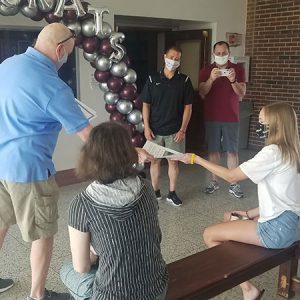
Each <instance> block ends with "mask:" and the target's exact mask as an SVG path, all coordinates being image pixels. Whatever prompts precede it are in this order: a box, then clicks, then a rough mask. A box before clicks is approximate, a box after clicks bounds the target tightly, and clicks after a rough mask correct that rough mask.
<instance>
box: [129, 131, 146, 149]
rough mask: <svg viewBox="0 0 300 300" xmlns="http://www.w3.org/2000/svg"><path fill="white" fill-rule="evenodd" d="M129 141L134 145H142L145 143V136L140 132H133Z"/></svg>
mask: <svg viewBox="0 0 300 300" xmlns="http://www.w3.org/2000/svg"><path fill="white" fill-rule="evenodd" d="M131 142H132V145H133V146H134V147H143V146H144V144H145V137H144V136H143V135H142V134H141V133H139V132H135V133H134V135H133V136H132V137H131Z"/></svg>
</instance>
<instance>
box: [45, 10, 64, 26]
mask: <svg viewBox="0 0 300 300" xmlns="http://www.w3.org/2000/svg"><path fill="white" fill-rule="evenodd" d="M61 19H62V18H60V17H58V16H56V15H55V14H54V12H52V11H50V12H48V13H46V15H45V20H46V21H47V22H48V23H49V24H50V23H58V22H59V21H60V20H61Z"/></svg>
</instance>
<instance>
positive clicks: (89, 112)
mask: <svg viewBox="0 0 300 300" xmlns="http://www.w3.org/2000/svg"><path fill="white" fill-rule="evenodd" d="M75 101H76V103H77V104H78V105H79V108H80V109H81V111H82V113H83V114H84V116H85V117H86V118H87V119H88V120H89V121H91V120H93V119H95V118H96V117H97V113H96V111H95V110H93V109H92V108H90V107H88V106H87V105H86V104H84V103H82V102H81V101H79V100H78V99H76V98H75Z"/></svg>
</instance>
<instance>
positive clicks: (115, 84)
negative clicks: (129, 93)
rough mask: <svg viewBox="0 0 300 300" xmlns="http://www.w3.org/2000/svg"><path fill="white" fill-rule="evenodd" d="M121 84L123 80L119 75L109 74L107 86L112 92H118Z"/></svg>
mask: <svg viewBox="0 0 300 300" xmlns="http://www.w3.org/2000/svg"><path fill="white" fill-rule="evenodd" d="M123 84H124V80H123V79H122V78H119V77H115V76H111V77H110V78H109V79H108V80H107V86H108V88H109V89H110V91H112V92H113V93H119V91H120V90H121V89H122V86H123Z"/></svg>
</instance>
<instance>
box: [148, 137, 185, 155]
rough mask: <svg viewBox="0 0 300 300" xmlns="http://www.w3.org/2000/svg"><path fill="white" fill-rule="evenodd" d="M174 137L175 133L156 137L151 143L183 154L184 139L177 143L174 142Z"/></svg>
mask: <svg viewBox="0 0 300 300" xmlns="http://www.w3.org/2000/svg"><path fill="white" fill-rule="evenodd" d="M175 136H176V133H174V134H171V135H167V136H162V135H156V136H155V139H153V140H152V141H151V142H153V143H155V144H157V145H160V146H163V147H166V148H170V149H172V150H174V151H177V152H180V153H185V138H184V139H183V140H182V141H181V142H179V143H178V142H175V141H174V139H175Z"/></svg>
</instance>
